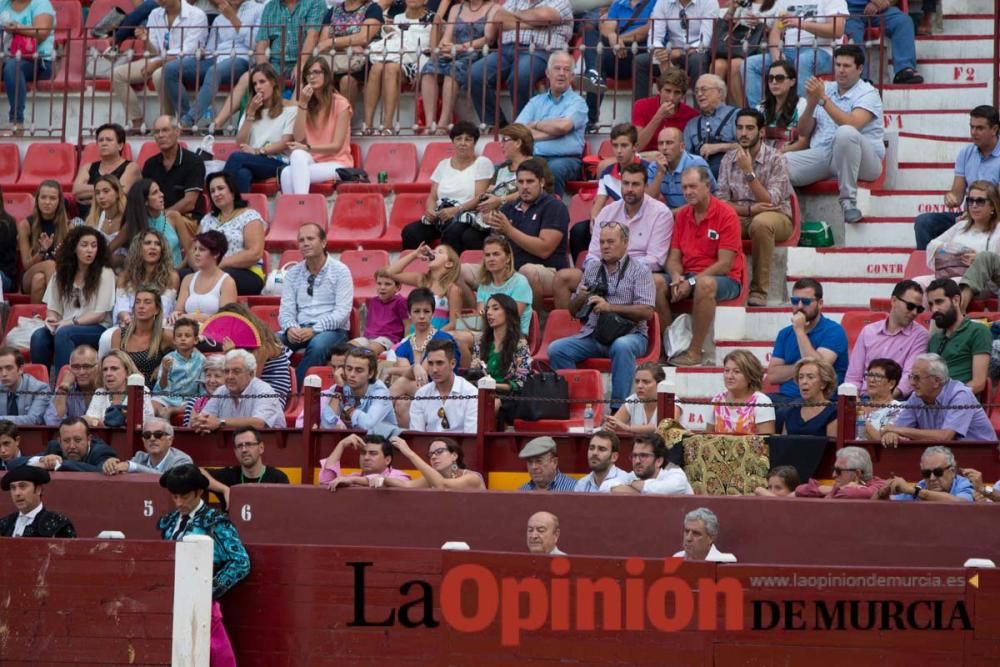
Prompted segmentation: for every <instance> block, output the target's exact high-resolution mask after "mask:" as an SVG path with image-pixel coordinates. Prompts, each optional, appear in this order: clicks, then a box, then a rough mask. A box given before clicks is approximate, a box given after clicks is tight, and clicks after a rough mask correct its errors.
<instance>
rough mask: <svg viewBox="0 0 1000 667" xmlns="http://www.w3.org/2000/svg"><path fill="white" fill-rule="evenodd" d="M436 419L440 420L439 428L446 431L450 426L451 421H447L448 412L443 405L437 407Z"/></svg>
mask: <svg viewBox="0 0 1000 667" xmlns="http://www.w3.org/2000/svg"><path fill="white" fill-rule="evenodd" d="M438 419H440V420H441V428H443V429H444V430H446V431H447V430H448V429H450V428H451V422H449V421H448V413H447V412H445V411H444V406H443V405H442V406H441V407H440V408H438Z"/></svg>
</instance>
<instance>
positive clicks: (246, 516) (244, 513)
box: [240, 503, 253, 523]
mask: <svg viewBox="0 0 1000 667" xmlns="http://www.w3.org/2000/svg"><path fill="white" fill-rule="evenodd" d="M240 518H241V519H243V521H245V522H247V523H249V522H250V520H251V519H252V518H253V512H252V511H251V510H250V504H249V503H247V504H246V505H244V506H243V507H242V508H240Z"/></svg>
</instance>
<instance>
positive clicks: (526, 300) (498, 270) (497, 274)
mask: <svg viewBox="0 0 1000 667" xmlns="http://www.w3.org/2000/svg"><path fill="white" fill-rule="evenodd" d="M478 274H479V275H478V276H477V281H476V282H477V283H478V285H479V286H478V287H477V288H476V303H477V304H478V310H479V312H480V313H485V312H486V300H487V299H489V298H490V297H491V296H493V295H494V294H506V295H507V296H509V297H510V298H511V299H513V300H514V303H516V304H517V312H518V315H519V316H520V318H521V321H520V324H521V333H522V334H524V335H525V336H527V335H528V330H529V329H530V328H531V301H532V293H531V285H530V284H529V283H528V279H527V278H525V277H524V276H523V275H521V274H520V273H518V272H517V271H515V270H514V251H513V250H512V249H511V247H510V242H509V241H508V240H507V237H506V236H501V235H499V234H491V235H489V236H487V237H486V240H485V241H484V242H483V261H482V263H481V264H480V265H479V271H478Z"/></svg>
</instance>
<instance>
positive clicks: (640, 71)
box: [634, 0, 719, 99]
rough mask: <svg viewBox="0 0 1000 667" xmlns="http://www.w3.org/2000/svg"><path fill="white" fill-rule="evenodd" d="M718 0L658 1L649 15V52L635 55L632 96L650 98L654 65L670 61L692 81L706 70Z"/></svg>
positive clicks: (669, 63)
mask: <svg viewBox="0 0 1000 667" xmlns="http://www.w3.org/2000/svg"><path fill="white" fill-rule="evenodd" d="M718 15H719V3H718V1H717V0H657V2H656V6H655V7H653V13H652V14H650V17H649V18H650V21H652V28H650V30H649V36H648V38H647V45H648V46H649V51H647V52H645V53H640V54H639V55H638V56H636V58H635V79H634V82H635V99H639V98H642V97H649V82H650V76H651V74H652V69H653V67H654V66H655V67H657V68H658V69H659V70H660V71H661V72H662V71H663V70H665V69H667V68H668V67H670V65H671V64H673V65H675V66H677V67H680V68H681V69H685V70H687V74H688V77H689V78H690V80H691V81H694V80H696V79H697V78H698V77H699V76H701V75H702V74H704V73H705V72H707V71H708V61H709V58H710V57H711V53H710V51H709V49H711V47H712V29H713V27H714V26H715V17H716V16H718Z"/></svg>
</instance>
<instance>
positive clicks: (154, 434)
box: [142, 431, 167, 440]
mask: <svg viewBox="0 0 1000 667" xmlns="http://www.w3.org/2000/svg"><path fill="white" fill-rule="evenodd" d="M165 435H167V433H166V432H165V431H143V432H142V439H143V440H159V439H161V438H163V437H164V436H165Z"/></svg>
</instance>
